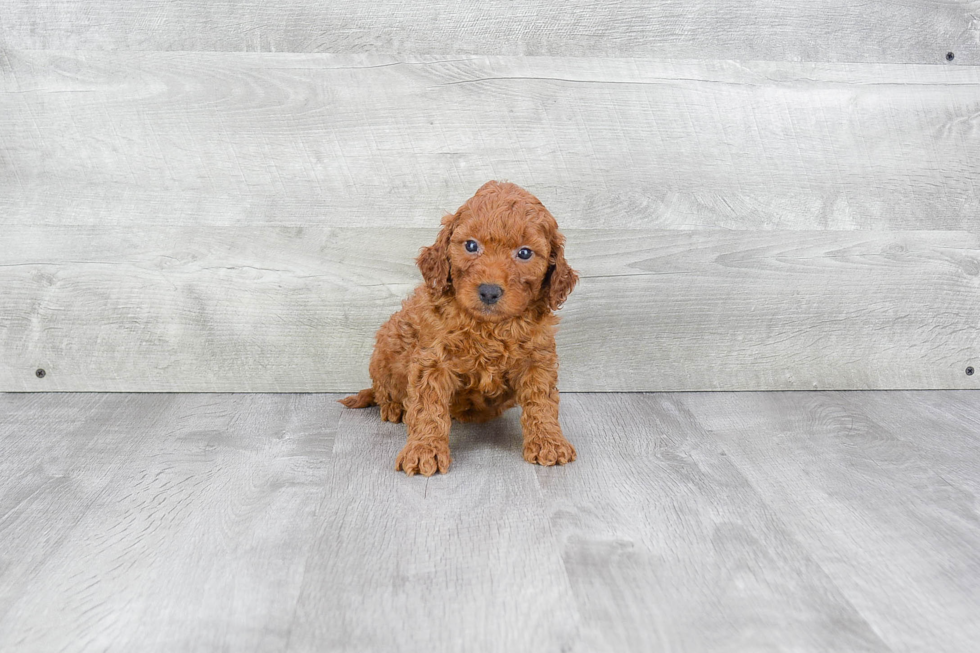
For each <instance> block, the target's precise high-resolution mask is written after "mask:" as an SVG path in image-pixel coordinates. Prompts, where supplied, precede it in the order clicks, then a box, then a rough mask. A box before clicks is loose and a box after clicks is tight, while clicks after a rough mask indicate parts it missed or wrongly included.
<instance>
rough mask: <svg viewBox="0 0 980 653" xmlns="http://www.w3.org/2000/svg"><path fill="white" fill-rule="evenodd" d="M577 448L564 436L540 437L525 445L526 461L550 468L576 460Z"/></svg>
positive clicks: (530, 440)
mask: <svg viewBox="0 0 980 653" xmlns="http://www.w3.org/2000/svg"><path fill="white" fill-rule="evenodd" d="M575 458H576V454H575V447H573V446H572V444H571V443H570V442H569V441H568V440H566V439H565V438H563V437H562V436H560V435H559V436H554V435H551V436H538V437H534V438H531V439H529V440H528V441H526V442H525V443H524V460H526V461H528V462H529V463H536V464H538V465H544V466H545V467H550V466H552V465H564V464H565V463H570V462H572V461H573V460H575Z"/></svg>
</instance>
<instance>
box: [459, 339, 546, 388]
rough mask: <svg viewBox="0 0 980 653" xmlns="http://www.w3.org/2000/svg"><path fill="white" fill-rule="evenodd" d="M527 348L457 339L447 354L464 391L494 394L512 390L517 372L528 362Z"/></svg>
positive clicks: (485, 341) (501, 342)
mask: <svg viewBox="0 0 980 653" xmlns="http://www.w3.org/2000/svg"><path fill="white" fill-rule="evenodd" d="M525 349H526V348H525V347H524V346H522V343H520V342H508V341H506V340H502V339H498V338H492V337H489V338H488V337H483V338H473V337H461V338H459V339H454V342H453V343H452V346H451V348H450V349H449V351H447V354H449V361H450V366H451V368H452V370H453V372H454V373H455V374H456V376H457V377H458V378H460V379H461V380H462V381H463V386H464V388H467V389H470V390H475V391H478V392H480V393H482V394H486V395H494V394H499V393H501V392H504V391H505V390H507V389H508V388H509V387H510V380H511V378H512V376H513V372H514V370H516V369H517V368H518V366H519V365H520V364H521V362H522V361H524V360H526V357H527V352H526V351H525Z"/></svg>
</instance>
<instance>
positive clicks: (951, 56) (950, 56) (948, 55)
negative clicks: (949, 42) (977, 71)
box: [946, 52, 956, 61]
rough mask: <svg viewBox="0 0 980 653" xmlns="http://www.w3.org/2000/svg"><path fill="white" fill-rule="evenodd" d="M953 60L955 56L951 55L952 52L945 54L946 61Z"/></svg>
mask: <svg viewBox="0 0 980 653" xmlns="http://www.w3.org/2000/svg"><path fill="white" fill-rule="evenodd" d="M954 58H956V55H955V54H953V53H952V52H947V53H946V61H952V60H953V59H954Z"/></svg>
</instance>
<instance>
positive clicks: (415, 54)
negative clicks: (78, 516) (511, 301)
mask: <svg viewBox="0 0 980 653" xmlns="http://www.w3.org/2000/svg"><path fill="white" fill-rule="evenodd" d="M805 5H806V6H804V5H803V4H800V3H798V2H789V1H785V2H783V1H778V2H748V3H741V4H740V5H739V6H733V3H730V2H724V1H722V0H711V1H701V2H697V1H695V2H690V1H684V2H680V1H674V0H670V1H665V2H659V3H655V4H654V3H649V2H638V1H632V0H627V1H625V2H619V3H605V2H598V1H596V0H566V1H560V2H559V1H556V0H549V1H544V0H542V1H539V2H528V1H526V0H524V1H520V2H505V1H502V0H496V1H484V2H479V3H476V2H473V3H458V2H448V1H446V2H424V3H423V2H405V1H399V2H391V1H389V0H379V1H377V2H373V3H362V2H319V3H312V2H295V1H289V2H281V3H267V2H255V1H246V2H237V3H210V2H204V1H203V0H187V1H182V2H165V1H163V0H154V1H143V2H132V1H120V2H94V1H92V0H84V1H78V0H73V1H69V0H51V1H47V2H40V3H39V2H36V0H7V1H5V2H3V3H2V9H0V390H7V391H10V390H14V391H18V390H127V391H181V390H186V391H348V390H356V389H358V388H360V387H363V386H365V385H366V384H367V383H368V377H367V362H368V358H369V356H370V352H371V348H372V345H373V336H374V332H375V330H376V329H377V327H378V326H379V325H380V324H381V323H382V322H383V321H384V320H385V319H386V318H387V316H388V315H389V314H390V313H391V312H393V311H394V310H396V309H397V308H398V306H399V304H400V302H401V300H402V298H403V297H404V296H405V295H406V294H407V293H408V292H409V291H410V290H411V288H412V287H413V286H414V285H415V284H416V283H418V282H419V280H420V276H419V274H418V272H417V270H416V269H415V267H414V265H413V259H414V257H415V255H416V253H417V251H418V248H419V247H421V246H423V245H426V244H429V243H430V242H431V241H432V239H433V237H434V235H435V233H436V226H437V225H438V221H439V219H440V217H441V215H442V214H443V213H444V212H447V211H453V210H455V209H456V208H457V207H458V206H459V204H461V203H462V202H463V201H464V200H465V199H466V198H467V197H468V196H469V195H471V194H472V193H473V191H474V190H476V188H477V187H479V186H480V185H481V184H482V183H483V182H485V181H487V180H488V179H505V180H509V181H513V182H516V183H518V184H521V185H522V186H525V187H526V188H528V189H529V190H531V191H532V192H534V193H535V194H537V195H538V196H539V197H540V198H541V200H542V201H543V202H544V203H545V205H546V206H548V207H549V208H550V209H551V210H552V212H553V213H554V214H555V216H556V217H557V218H558V220H559V223H560V224H561V225H562V227H563V230H564V232H565V233H566V235H567V237H568V258H569V260H570V261H571V263H572V265H573V266H574V267H576V268H577V269H578V270H579V271H580V273H581V276H582V280H581V283H580V285H579V287H578V289H577V290H576V291H575V292H574V293H573V294H572V296H571V297H570V299H569V301H568V303H567V305H566V308H565V309H564V310H563V311H562V315H563V323H562V329H561V332H560V335H559V348H560V355H561V361H562V370H561V374H562V376H561V387H562V389H563V390H589V391H596V390H599V391H602V390H616V391H628V390H700V389H747V390H764V389H814V388H817V389H823V388H837V389H846V388H977V387H980V374H974V375H973V376H967V375H966V373H965V369H966V367H967V366H970V365H972V366H975V367H978V368H980V356H978V355H980V336H978V326H980V236H978V233H980V230H978V226H977V225H978V219H980V191H978V181H977V179H978V172H980V66H978V65H977V63H978V61H977V60H978V55H980V5H978V4H977V3H975V2H973V3H970V2H953V3H945V4H940V5H937V4H935V3H932V2H925V1H916V0H913V1H910V2H906V3H902V4H900V5H896V4H894V3H886V2H872V3H870V4H868V3H864V4H855V3H852V2H844V1H842V0H841V1H833V0H817V1H815V2H811V3H805ZM947 52H951V53H953V56H954V58H953V60H952V61H947ZM38 368H44V369H45V371H46V372H47V374H46V376H45V377H44V378H42V379H39V378H37V377H36V375H35V370H36V369H38Z"/></svg>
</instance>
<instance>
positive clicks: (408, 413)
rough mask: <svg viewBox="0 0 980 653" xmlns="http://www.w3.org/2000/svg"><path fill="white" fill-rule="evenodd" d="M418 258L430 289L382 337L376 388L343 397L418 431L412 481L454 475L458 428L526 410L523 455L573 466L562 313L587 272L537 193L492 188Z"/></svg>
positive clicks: (400, 465) (407, 460)
mask: <svg viewBox="0 0 980 653" xmlns="http://www.w3.org/2000/svg"><path fill="white" fill-rule="evenodd" d="M442 225H443V227H442V231H440V232H439V235H438V236H437V237H436V242H435V243H434V244H433V245H432V246H431V247H425V248H423V250H422V252H421V254H420V255H419V257H418V259H417V261H416V262H417V263H418V266H419V269H420V270H421V271H422V276H423V278H424V279H425V283H424V284H423V285H420V286H419V287H418V288H416V289H415V291H414V292H413V293H412V295H411V296H410V297H409V298H408V299H406V300H405V301H404V302H403V303H402V308H401V310H400V311H398V312H397V313H395V314H394V315H392V316H391V318H390V319H389V320H388V321H387V322H386V323H385V324H384V325H383V326H382V327H381V329H379V330H378V335H377V344H376V346H375V348H374V354H373V355H372V356H371V364H370V367H369V371H370V373H371V381H372V387H371V388H368V389H366V390H361V391H360V392H359V393H358V394H356V395H352V396H350V397H347V398H345V399H342V400H341V403H342V404H344V405H345V406H347V407H348V408H363V407H365V406H373V405H379V406H380V407H381V419H383V420H386V421H389V422H400V421H401V420H402V419H403V418H404V420H405V422H406V423H407V424H408V443H407V444H406V445H405V448H404V449H402V451H401V453H400V454H398V459H397V461H396V463H395V469H396V470H404V472H405V473H406V474H408V475H409V476H411V475H413V474H415V473H421V474H423V475H425V476H431V475H433V474H435V473H436V471H439V472H443V473H445V472H446V471H448V469H449V463H450V457H449V425H450V420H451V418H455V419H457V420H459V421H461V422H483V421H486V420H490V419H493V418H494V417H497V416H498V415H500V414H501V413H502V412H504V411H505V410H507V409H508V408H510V407H512V406H514V405H515V403H516V404H519V405H520V406H521V408H522V410H523V413H522V415H521V426H522V428H523V430H524V459H525V460H527V461H528V462H531V463H539V464H541V465H554V464H555V463H558V464H561V465H563V464H565V463H567V462H571V461H573V460H575V448H574V447H572V445H571V444H570V443H569V442H568V440H566V439H565V438H564V436H563V435H562V432H561V427H560V426H559V425H558V388H557V383H558V356H557V355H556V353H555V329H556V327H557V325H558V318H557V317H556V316H555V315H553V314H552V311H554V310H557V309H558V308H559V307H560V306H561V304H562V302H564V301H565V298H566V297H567V296H568V293H570V292H571V291H572V288H573V287H574V286H575V282H576V281H577V280H578V275H576V274H575V271H574V270H572V269H571V268H570V267H569V266H568V263H566V262H565V255H564V251H563V249H564V248H563V245H564V241H565V239H564V237H563V236H562V235H561V234H560V233H558V224H557V223H556V222H555V219H554V217H552V215H551V214H550V213H549V212H548V210H547V209H546V208H544V206H543V205H542V204H541V202H540V201H539V200H538V198H536V197H535V196H534V195H531V194H530V193H528V192H527V191H526V190H524V189H523V188H520V187H519V186H516V185H514V184H509V183H500V182H496V181H491V182H487V183H486V184H484V185H483V186H482V187H480V189H479V190H478V191H477V192H476V194H475V195H474V196H473V197H471V198H470V199H469V200H467V201H466V203H465V204H463V206H461V207H460V208H459V210H458V211H456V213H455V214H454V215H447V216H446V217H445V218H443V220H442Z"/></svg>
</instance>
